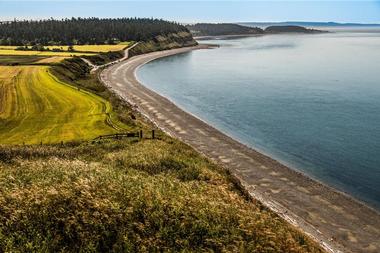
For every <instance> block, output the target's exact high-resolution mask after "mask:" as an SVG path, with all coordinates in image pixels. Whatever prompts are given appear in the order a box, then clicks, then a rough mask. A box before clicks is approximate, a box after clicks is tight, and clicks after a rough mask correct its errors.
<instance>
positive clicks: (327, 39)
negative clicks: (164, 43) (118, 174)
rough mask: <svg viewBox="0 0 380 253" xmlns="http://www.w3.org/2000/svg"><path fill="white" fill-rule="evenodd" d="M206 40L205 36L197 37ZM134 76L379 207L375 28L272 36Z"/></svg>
mask: <svg viewBox="0 0 380 253" xmlns="http://www.w3.org/2000/svg"><path fill="white" fill-rule="evenodd" d="M202 42H203V43H204V42H205V41H202ZM206 42H207V43H215V44H219V45H221V47H220V48H217V49H212V50H197V51H193V52H189V53H185V54H181V55H175V56H171V57H166V58H162V59H158V60H155V61H152V62H150V63H148V64H146V65H144V66H142V67H141V68H140V69H139V70H138V71H137V75H138V78H139V80H141V81H142V82H143V83H144V84H145V85H146V86H147V87H148V88H151V89H152V90H154V91H156V92H158V93H160V94H162V95H164V96H166V97H168V98H170V99H171V100H172V101H173V102H175V103H176V104H177V105H178V106H180V107H181V108H183V109H184V110H186V111H188V112H190V113H193V114H194V115H196V116H198V117H199V118H201V119H202V120H204V121H205V122H207V123H209V124H211V125H213V126H214V127H216V128H217V129H219V130H221V131H222V132H224V133H226V134H228V135H230V136H232V137H234V138H235V139H237V140H239V141H241V142H242V143H244V144H247V145H248V146H250V147H253V148H256V149H258V150H260V151H262V152H264V153H265V154H268V155H270V156H272V157H273V158H275V159H277V160H279V161H281V162H283V163H284V164H286V165H289V166H290V167H292V168H295V169H297V170H299V171H301V172H304V173H305V174H307V175H309V176H311V177H313V178H316V179H318V180H320V181H322V182H324V183H326V184H328V185H330V186H333V187H335V188H337V189H339V190H342V191H344V192H347V193H349V194H351V195H353V196H354V197H356V198H357V199H359V200H362V201H365V202H367V203H369V204H370V205H371V206H373V207H375V208H376V209H378V210H380V188H379V187H378V186H379V185H380V72H379V66H380V33H331V34H318V35H270V36H262V37H251V38H240V39H229V40H209V41H206Z"/></svg>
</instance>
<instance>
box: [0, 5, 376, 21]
mask: <svg viewBox="0 0 380 253" xmlns="http://www.w3.org/2000/svg"><path fill="white" fill-rule="evenodd" d="M51 17H53V18H56V19H61V18H70V17H99V18H113V17H155V18H162V19H166V20H172V21H177V22H180V23H196V22H229V23H244V22H338V23H365V24H380V1H378V0H376V1H374V0H372V1H287V0H277V1H247V0H237V1H213V0H211V1H210V0H209V1H201V0H196V1H184V0H175V1H174V0H172V1H161V0H153V1H152V0H151V1H128V0H124V1H123V0H119V1H90V0H77V1H62V0H54V1H47V0H42V1H41V0H40V1H34V0H29V1H17V0H16V1H9V0H6V1H4V0H0V21H11V20H14V19H15V18H16V19H20V20H22V19H33V20H36V19H37V20H38V19H47V18H51Z"/></svg>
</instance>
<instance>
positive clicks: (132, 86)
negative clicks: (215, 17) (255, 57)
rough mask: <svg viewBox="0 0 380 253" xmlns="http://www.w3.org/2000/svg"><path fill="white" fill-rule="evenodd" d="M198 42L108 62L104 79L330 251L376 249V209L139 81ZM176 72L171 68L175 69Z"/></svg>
mask: <svg viewBox="0 0 380 253" xmlns="http://www.w3.org/2000/svg"><path fill="white" fill-rule="evenodd" d="M201 48H206V46H197V47H191V48H180V49H174V50H168V51H161V52H154V53H149V54H145V55H140V56H135V57H132V58H130V59H128V60H126V61H121V62H118V63H116V64H112V65H111V66H109V67H108V68H106V69H104V70H103V71H102V73H101V74H100V77H101V79H102V81H103V82H104V83H105V84H106V85H107V86H109V87H110V88H111V89H112V90H114V91H115V92H116V93H117V94H119V95H120V96H121V97H122V98H124V99H126V100H127V101H129V102H130V103H131V104H132V105H134V106H136V108H137V109H138V110H139V111H140V112H142V113H143V114H144V115H146V116H147V117H148V118H149V119H151V120H152V121H153V122H155V124H156V125H157V126H158V127H160V128H161V129H163V130H164V131H165V132H167V133H169V134H170V135H172V136H174V137H177V138H179V139H180V140H182V141H184V142H185V143H187V144H189V145H191V146H192V147H194V148H195V149H196V150H198V151H199V152H201V153H203V154H205V155H206V156H207V157H209V158H211V159H213V160H214V161H216V162H218V163H220V164H222V165H223V166H225V167H226V168H228V169H229V170H230V171H231V173H232V174H233V175H234V176H235V177H236V178H237V179H238V180H239V181H240V182H241V184H242V185H243V186H244V187H245V189H246V190H247V192H248V193H249V194H250V195H251V196H252V197H253V198H255V199H258V200H259V201H261V202H262V203H264V204H265V205H266V206H267V207H269V208H270V209H272V210H273V211H275V212H276V213H278V214H279V215H280V216H281V217H283V218H284V219H285V220H287V221H289V222H290V223H292V224H293V225H295V226H296V227H299V228H300V229H302V230H303V231H305V232H306V233H307V234H309V235H310V236H311V237H313V238H314V239H315V240H316V241H318V242H319V243H320V244H321V245H322V246H323V247H324V248H325V249H326V250H327V251H330V252H355V253H356V252H380V214H379V213H378V212H377V211H375V210H373V209H371V208H369V207H367V206H365V205H362V204H361V203H359V202H357V201H355V200H353V199H351V198H350V197H349V196H347V195H345V194H343V193H339V192H337V191H335V190H333V189H331V188H329V187H327V186H324V185H322V184H320V183H318V182H316V181H314V180H312V179H309V178H308V177H305V176H304V175H302V174H301V173H298V172H296V171H294V170H291V169H289V168H288V167H286V166H284V165H282V164H280V163H278V162H277V161H275V160H273V159H271V158H269V157H267V156H265V155H263V154H261V153H259V152H257V151H255V150H253V149H250V148H248V147H246V146H244V145H243V144H241V143H239V142H237V141H235V140H233V139H231V138H230V137H228V136H226V135H224V134H223V133H221V132H220V131H218V130H216V129H214V128H213V127H211V126H209V125H207V124H206V123H204V122H203V121H201V120H200V119H198V118H196V117H194V116H192V115H190V114H188V113H186V112H184V111H183V110H181V109H180V108H178V107H177V106H176V105H174V104H173V103H172V102H170V101H169V100H168V99H166V98H164V97H162V96H160V95H159V94H157V93H155V92H153V91H151V90H149V89H148V88H146V87H145V86H143V85H141V84H140V83H139V82H138V80H137V79H136V77H135V71H136V69H137V68H138V67H139V66H141V65H143V64H145V63H147V62H149V61H152V60H154V59H157V58H160V57H165V56H169V55H174V54H178V53H185V52H188V51H190V50H194V49H201ZM173 74H174V73H173Z"/></svg>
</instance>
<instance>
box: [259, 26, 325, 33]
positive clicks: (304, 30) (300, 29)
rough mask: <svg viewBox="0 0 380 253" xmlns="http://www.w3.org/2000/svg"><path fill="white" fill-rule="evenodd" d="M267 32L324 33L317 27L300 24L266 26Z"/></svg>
mask: <svg viewBox="0 0 380 253" xmlns="http://www.w3.org/2000/svg"><path fill="white" fill-rule="evenodd" d="M264 32H265V33H324V32H326V31H321V30H317V29H309V28H306V27H303V26H298V25H276V26H269V27H267V28H265V30H264Z"/></svg>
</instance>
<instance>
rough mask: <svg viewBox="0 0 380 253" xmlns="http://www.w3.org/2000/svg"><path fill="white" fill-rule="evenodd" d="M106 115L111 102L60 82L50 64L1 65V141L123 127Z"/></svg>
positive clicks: (76, 136)
mask: <svg viewBox="0 0 380 253" xmlns="http://www.w3.org/2000/svg"><path fill="white" fill-rule="evenodd" d="M110 115H112V112H111V105H110V104H109V102H107V101H105V100H104V99H102V98H100V97H98V96H96V95H94V94H92V93H89V92H86V91H79V90H78V89H77V88H75V87H72V86H70V85H67V84H64V83H61V82H59V81H58V80H57V79H56V78H55V77H54V76H53V75H52V74H51V73H50V72H49V67H48V66H17V67H16V66H12V67H10V66H1V67H0V144H21V143H23V142H25V143H27V144H36V143H39V142H40V141H42V142H43V143H57V142H60V141H71V140H84V139H91V138H95V137H97V136H99V135H102V134H109V133H115V132H117V130H115V128H118V129H120V128H123V127H125V126H124V125H123V124H121V123H120V122H118V121H116V120H113V119H112V118H111V116H110ZM115 125H116V127H115Z"/></svg>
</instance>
